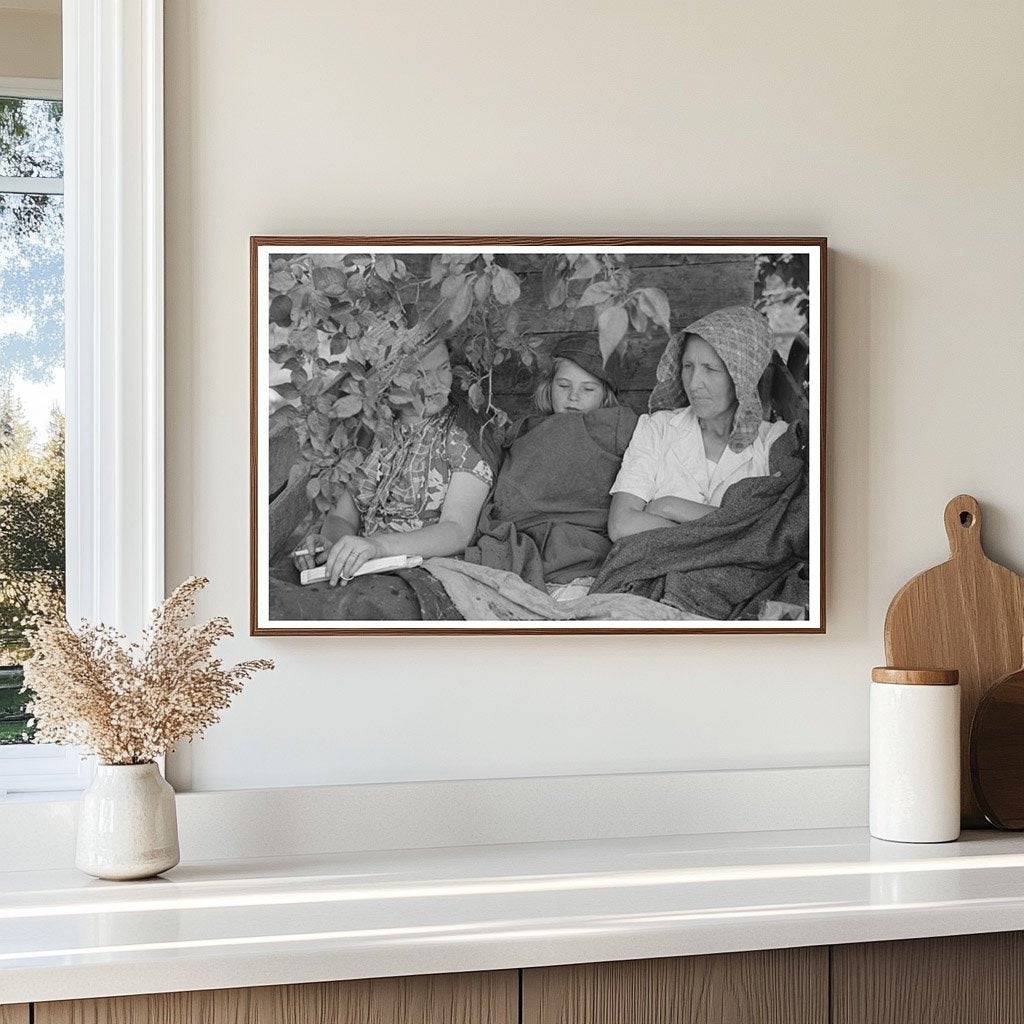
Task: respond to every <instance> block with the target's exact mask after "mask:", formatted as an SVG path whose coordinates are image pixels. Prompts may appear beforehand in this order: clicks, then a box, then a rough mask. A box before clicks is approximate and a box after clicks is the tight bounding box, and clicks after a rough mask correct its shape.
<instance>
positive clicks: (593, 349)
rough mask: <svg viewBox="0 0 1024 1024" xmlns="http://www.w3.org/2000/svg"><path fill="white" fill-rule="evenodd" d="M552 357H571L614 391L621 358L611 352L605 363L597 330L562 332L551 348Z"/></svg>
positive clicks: (620, 370)
mask: <svg viewBox="0 0 1024 1024" xmlns="http://www.w3.org/2000/svg"><path fill="white" fill-rule="evenodd" d="M551 357H552V358H553V359H571V360H572V361H573V362H574V363H575V364H576V365H577V366H579V367H580V368H581V369H583V370H586V371H587V373H589V374H590V375H591V376H592V377H596V378H597V379H598V380H599V381H601V382H602V383H604V384H607V385H608V387H610V388H611V389H612V391H614V390H615V389H616V388H617V387H618V386H619V382H620V379H621V376H622V360H621V359H620V358H619V353H618V352H613V353H612V354H611V355H610V356H609V357H608V362H607V363H605V361H604V359H602V358H601V347H600V345H598V343H597V331H572V332H570V333H569V334H563V335H562V336H561V338H559V339H558V341H557V342H556V343H555V347H554V349H552V352H551Z"/></svg>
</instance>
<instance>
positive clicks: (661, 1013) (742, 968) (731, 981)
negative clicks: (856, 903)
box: [523, 946, 828, 1024]
mask: <svg viewBox="0 0 1024 1024" xmlns="http://www.w3.org/2000/svg"><path fill="white" fill-rule="evenodd" d="M827 1021H828V950H827V949H826V948H825V947H821V946H819V947H813V948H807V949H771V950H763V951H758V952H752V953H719V954H714V955H711V956H688V957H675V958H671V959H663V960H630V961H625V962H622V963H607V964H583V965H578V966H570V967H540V968H533V969H531V970H527V971H524V972H523V1024H709V1022H714V1024H827Z"/></svg>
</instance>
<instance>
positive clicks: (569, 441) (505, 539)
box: [465, 332, 637, 599]
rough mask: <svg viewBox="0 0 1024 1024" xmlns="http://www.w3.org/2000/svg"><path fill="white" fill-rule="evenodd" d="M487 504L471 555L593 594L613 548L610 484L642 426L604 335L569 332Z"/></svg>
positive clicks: (557, 590)
mask: <svg viewBox="0 0 1024 1024" xmlns="http://www.w3.org/2000/svg"><path fill="white" fill-rule="evenodd" d="M552 356H553V362H552V367H551V372H550V374H549V375H548V376H547V377H546V379H544V380H543V381H541V382H540V383H539V384H538V385H537V389H536V391H535V393H534V404H535V405H536V407H537V410H538V411H537V413H536V414H535V415H532V416H530V417H528V418H526V419H525V420H523V421H521V423H520V424H519V425H518V429H517V430H516V431H514V433H513V437H512V439H511V441H510V442H506V445H507V452H506V455H505V460H504V462H503V463H502V467H501V470H500V471H499V473H498V479H497V482H496V484H495V486H494V491H493V493H492V494H491V497H490V499H489V501H488V502H487V504H485V505H484V508H483V511H482V512H481V514H480V521H479V523H478V526H477V537H476V540H475V541H474V544H473V546H471V547H470V548H468V549H467V550H466V555H465V558H466V561H468V562H474V563H476V564H478V565H486V566H490V567H491V568H495V569H505V570H508V571H510V572H514V573H517V574H518V575H519V576H521V577H522V578H523V579H524V580H526V581H527V582H528V583H531V584H533V585H534V586H535V587H538V588H539V589H542V590H544V589H546V590H547V591H548V593H551V594H552V595H553V596H555V597H556V598H558V599H568V598H573V597H580V596H582V595H583V594H585V593H586V592H587V589H588V587H589V585H590V583H591V582H592V581H593V578H594V576H595V575H596V573H597V570H598V568H599V567H600V565H601V563H602V562H603V561H604V558H605V556H606V555H607V554H608V551H609V549H610V548H611V542H610V541H609V540H608V508H609V505H610V502H611V496H610V493H609V492H610V491H611V487H612V484H613V483H614V482H615V478H616V476H617V474H618V472H619V468H620V466H621V464H622V455H623V453H624V452H625V450H626V448H627V446H628V445H629V440H630V438H631V437H632V434H633V428H634V427H635V426H636V422H637V418H636V414H635V413H634V412H633V411H632V410H631V409H628V408H626V407H624V406H620V405H619V403H618V399H617V398H616V396H615V388H616V385H617V383H618V375H619V369H620V365H621V364H620V361H619V359H618V357H617V355H614V354H613V356H612V357H611V359H609V361H608V363H607V365H606V364H605V363H604V360H603V359H602V357H601V351H600V348H599V347H598V343H597V335H596V333H593V332H574V333H571V334H566V335H563V336H562V338H561V339H559V341H558V342H557V344H556V346H555V348H554V350H553V352H552Z"/></svg>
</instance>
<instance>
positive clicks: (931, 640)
mask: <svg viewBox="0 0 1024 1024" xmlns="http://www.w3.org/2000/svg"><path fill="white" fill-rule="evenodd" d="M981 518H982V516H981V507H980V506H979V505H978V502H977V501H976V500H975V499H974V498H972V497H971V496H970V495H969V494H960V495H958V496H957V497H955V498H953V500H952V501H950V503H949V504H948V505H947V506H946V512H945V522H946V536H947V537H949V555H950V558H949V561H948V562H943V563H942V565H937V566H935V567H934V568H932V569H928V570H926V571H925V572H923V573H921V574H920V575H918V576H915V577H914V578H913V579H912V580H911V581H910V582H909V583H907V584H905V585H904V586H903V587H902V589H901V590H900V591H899V592H898V593H897V594H896V596H895V597H894V598H893V599H892V602H891V604H890V605H889V610H888V612H887V613H886V616H885V657H886V661H887V663H888V664H889V665H892V666H894V667H896V668H955V669H958V670H959V671H960V689H961V694H962V701H963V703H962V710H961V716H962V717H961V724H960V814H961V817H962V819H963V824H964V827H965V828H968V827H970V828H978V827H984V825H985V818H984V816H983V815H982V813H981V809H980V807H979V806H978V803H977V801H976V800H975V799H974V794H973V792H972V790H971V772H970V735H971V722H972V721H973V719H974V712H975V709H976V708H977V706H978V702H979V701H980V700H981V698H982V696H983V695H984V694H985V692H986V690H987V689H988V688H989V687H990V686H991V685H992V684H993V683H995V682H998V681H999V680H1000V679H1002V678H1003V677H1004V676H1006V675H1009V674H1010V673H1011V672H1013V671H1014V670H1015V669H1017V668H1019V667H1020V650H1021V637H1022V636H1024V579H1022V578H1021V577H1020V576H1018V575H1017V574H1016V573H1015V572H1011V571H1010V570H1009V569H1007V568H1005V567H1004V566H1002V565H998V564H997V563H996V562H993V561H992V560H991V559H990V558H988V556H987V555H986V554H985V552H984V550H983V548H982V544H981Z"/></svg>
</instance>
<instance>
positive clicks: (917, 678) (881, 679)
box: [871, 666, 960, 686]
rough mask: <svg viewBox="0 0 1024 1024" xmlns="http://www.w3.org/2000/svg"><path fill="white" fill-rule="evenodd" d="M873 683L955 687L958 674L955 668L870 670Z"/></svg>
mask: <svg viewBox="0 0 1024 1024" xmlns="http://www.w3.org/2000/svg"><path fill="white" fill-rule="evenodd" d="M871 682H873V683H902V684H904V685H909V686H956V684H957V683H959V682H960V673H959V672H958V671H957V670H956V669H955V668H889V667H888V666H884V667H883V666H879V667H878V668H873V669H872V670H871Z"/></svg>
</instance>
